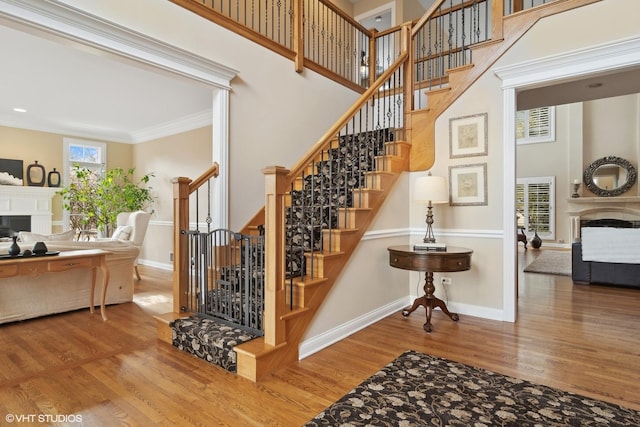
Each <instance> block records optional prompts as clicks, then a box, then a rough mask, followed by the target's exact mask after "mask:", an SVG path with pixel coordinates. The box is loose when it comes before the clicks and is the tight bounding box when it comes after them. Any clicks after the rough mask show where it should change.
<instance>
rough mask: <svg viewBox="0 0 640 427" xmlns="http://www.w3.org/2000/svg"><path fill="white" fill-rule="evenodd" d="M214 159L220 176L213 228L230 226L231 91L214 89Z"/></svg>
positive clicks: (216, 184) (216, 183) (215, 188)
mask: <svg viewBox="0 0 640 427" xmlns="http://www.w3.org/2000/svg"><path fill="white" fill-rule="evenodd" d="M212 111H213V118H212V123H213V131H212V132H213V134H212V144H213V147H212V153H213V159H212V161H214V162H218V165H219V166H218V168H219V169H218V170H219V174H218V178H216V179H214V180H213V195H212V203H213V213H212V216H213V223H212V224H211V225H212V229H213V230H215V229H216V228H229V91H228V90H226V89H213V106H212Z"/></svg>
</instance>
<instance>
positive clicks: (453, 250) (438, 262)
mask: <svg viewBox="0 0 640 427" xmlns="http://www.w3.org/2000/svg"><path fill="white" fill-rule="evenodd" d="M387 250H388V251H389V265H391V267H395V268H401V269H403V270H411V271H424V272H425V279H424V280H425V283H424V296H421V297H419V298H416V299H415V300H414V301H413V305H412V306H411V307H409V308H406V309H404V310H402V315H403V316H404V317H407V316H409V315H410V314H411V313H413V311H414V310H415V309H416V308H418V307H419V306H423V307H424V308H425V309H426V311H427V313H426V315H427V322H426V323H425V324H424V326H423V328H424V330H425V331H427V332H431V330H432V329H433V328H432V326H431V313H432V312H433V309H434V308H436V307H440V309H441V310H442V311H443V312H444V313H445V314H446V315H447V316H449V317H450V318H451V320H453V321H454V322H455V321H458V319H459V316H458V315H457V314H456V313H451V312H450V311H449V309H448V308H447V305H446V304H445V302H444V301H442V300H441V299H440V298H437V297H436V296H435V295H434V294H433V293H434V292H435V290H436V287H435V285H434V283H433V273H434V272H438V273H440V272H456V271H465V270H469V269H470V268H471V254H472V253H473V250H471V249H467V248H460V247H455V246H450V247H447V250H446V251H426V250H414V249H413V246H409V245H402V246H391V247H389V248H387Z"/></svg>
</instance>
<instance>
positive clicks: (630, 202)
mask: <svg viewBox="0 0 640 427" xmlns="http://www.w3.org/2000/svg"><path fill="white" fill-rule="evenodd" d="M567 203H568V205H569V208H568V211H567V213H568V214H569V221H570V224H571V241H572V242H573V241H576V240H577V239H579V238H580V221H581V220H583V219H605V218H615V219H622V220H640V196H618V197H575V198H572V197H570V198H567Z"/></svg>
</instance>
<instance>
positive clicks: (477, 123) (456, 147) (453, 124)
mask: <svg viewBox="0 0 640 427" xmlns="http://www.w3.org/2000/svg"><path fill="white" fill-rule="evenodd" d="M487 121H488V114H487V113H482V114H475V115H472V116H464V117H457V118H454V119H449V158H451V159H455V158H459V157H471V156H486V155H487Z"/></svg>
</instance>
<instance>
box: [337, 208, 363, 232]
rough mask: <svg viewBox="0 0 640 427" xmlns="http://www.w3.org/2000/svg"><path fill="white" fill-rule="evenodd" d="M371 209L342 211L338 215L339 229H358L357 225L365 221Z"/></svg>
mask: <svg viewBox="0 0 640 427" xmlns="http://www.w3.org/2000/svg"><path fill="white" fill-rule="evenodd" d="M370 212H371V211H370V209H347V210H346V213H345V209H340V211H339V213H338V228H356V224H358V223H359V222H361V221H363V220H364V218H366V217H367V216H368V215H369V214H370Z"/></svg>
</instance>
